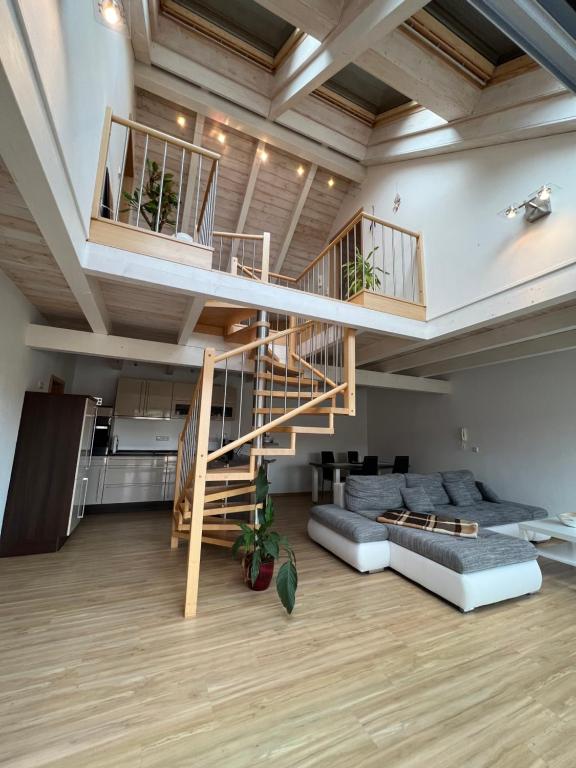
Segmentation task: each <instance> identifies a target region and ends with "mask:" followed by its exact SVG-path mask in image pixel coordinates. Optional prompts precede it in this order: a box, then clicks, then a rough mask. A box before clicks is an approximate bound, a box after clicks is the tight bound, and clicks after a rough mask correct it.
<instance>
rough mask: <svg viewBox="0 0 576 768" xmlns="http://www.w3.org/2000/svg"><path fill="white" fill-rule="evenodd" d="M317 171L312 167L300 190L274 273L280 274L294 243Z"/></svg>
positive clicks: (314, 166) (316, 167) (315, 167)
mask: <svg viewBox="0 0 576 768" xmlns="http://www.w3.org/2000/svg"><path fill="white" fill-rule="evenodd" d="M317 170H318V166H317V165H311V166H310V168H309V169H308V173H307V174H306V179H305V181H304V184H303V185H302V189H301V190H300V195H299V197H298V200H297V201H296V205H295V206H294V210H293V212H292V217H291V218H290V222H289V223H288V228H287V230H286V234H285V235H284V240H283V241H282V245H281V247H280V252H279V253H278V258H277V259H276V264H275V265H274V269H273V271H274V272H280V270H281V269H282V265H283V264H284V260H285V258H286V255H287V254H288V251H289V249H290V243H291V242H292V238H293V237H294V232H295V231H296V227H297V226H298V222H299V221H300V216H301V215H302V210H303V208H304V205H305V204H306V200H307V199H308V195H309V194H310V188H311V186H312V183H313V182H314V177H315V176H316V171H317Z"/></svg>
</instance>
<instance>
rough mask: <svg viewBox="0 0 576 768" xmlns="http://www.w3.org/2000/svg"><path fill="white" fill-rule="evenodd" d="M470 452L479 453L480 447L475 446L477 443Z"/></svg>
mask: <svg viewBox="0 0 576 768" xmlns="http://www.w3.org/2000/svg"><path fill="white" fill-rule="evenodd" d="M472 453H480V448H478V446H477V445H475V446H474V447H473V448H472Z"/></svg>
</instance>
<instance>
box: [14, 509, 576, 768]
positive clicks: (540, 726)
mask: <svg viewBox="0 0 576 768" xmlns="http://www.w3.org/2000/svg"><path fill="white" fill-rule="evenodd" d="M307 507H308V501H307V500H306V499H303V498H301V497H296V498H294V497H292V498H290V497H283V498H280V499H278V500H277V508H278V510H279V512H278V521H279V524H280V526H281V527H282V529H283V530H284V531H285V532H286V533H288V534H289V535H290V537H291V539H292V540H293V543H294V545H295V548H296V551H297V555H298V562H299V569H300V587H299V593H298V603H297V607H296V611H295V613H294V615H293V616H292V617H287V616H286V615H285V614H284V612H283V610H282V608H281V606H280V604H279V603H278V601H277V599H276V594H275V591H273V590H272V589H271V590H270V591H269V592H264V593H252V592H250V591H249V590H247V589H246V588H245V586H244V585H243V584H242V582H241V579H240V575H239V566H238V565H237V564H236V563H234V562H233V561H231V557H230V554H229V553H228V552H227V551H223V550H215V549H212V548H205V553H204V555H205V556H204V568H203V572H202V577H201V587H200V601H199V616H198V618H197V619H193V620H189V621H184V620H183V619H182V618H181V611H182V600H183V596H182V590H183V586H184V561H185V549H184V547H183V546H182V547H181V549H180V550H178V551H177V552H171V551H170V549H169V531H170V523H169V519H168V515H164V514H158V513H150V512H143V513H119V514H114V515H112V514H108V515H95V516H92V517H88V518H87V519H86V520H85V521H84V523H83V524H82V525H81V526H80V528H79V529H78V530H77V531H76V533H75V534H74V536H73V537H72V538H71V539H70V541H69V542H68V543H67V544H66V545H65V546H64V548H63V549H62V550H61V551H60V552H59V553H57V554H54V555H41V556H35V557H22V558H13V559H10V560H6V559H5V560H0V618H1V637H0V665H1V668H0V764H1V765H6V766H11V767H14V768H16V767H17V768H32V767H33V766H62V768H72V767H74V768H76V766H78V767H79V768H80V767H81V768H97V767H98V768H100V767H104V766H105V767H106V768H108V767H109V766H113V767H116V766H120V767H122V768H123V767H124V766H127V767H130V768H131V767H132V766H135V767H136V766H137V767H138V768H160V767H162V768H173V767H174V768H176V767H180V766H182V767H186V768H244V767H245V766H246V767H248V766H250V767H251V768H252V767H253V766H259V765H274V767H275V768H288V767H290V768H294V767H298V768H317V767H319V766H322V768H324V766H326V767H327V768H328V767H329V768H338V767H340V766H342V767H346V768H349V767H353V768H358V767H361V768H364V767H366V768H397V767H401V768H487V767H488V766H490V767H492V766H498V768H516V767H517V768H574V766H576V664H575V661H576V621H575V617H576V572H575V571H574V570H573V569H571V568H569V567H567V566H563V565H561V564H556V563H552V562H550V561H542V566H543V571H544V588H543V591H542V593H541V594H539V595H536V596H534V597H531V598H525V599H520V600H518V601H515V602H509V603H506V604H503V605H499V606H495V607H490V608H484V609H481V610H478V611H476V612H474V613H473V614H470V615H462V614H461V613H459V612H458V611H457V610H456V609H454V608H453V607H451V606H450V605H448V604H446V603H444V602H442V601H441V600H439V599H438V598H436V597H434V596H433V595H431V594H429V593H427V592H425V591H423V590H422V589H420V588H419V587H417V586H416V585H414V584H411V583H410V582H409V581H407V580H405V579H403V578H402V577H400V576H398V575H397V574H395V573H392V572H383V573H379V574H373V575H371V576H361V575H359V574H357V573H356V572H354V571H352V570H351V569H349V568H348V567H347V566H346V565H344V564H343V563H341V562H339V561H338V560H336V559H335V558H334V557H332V556H331V555H330V554H328V553H327V552H325V551H323V550H322V549H320V548H319V547H317V546H316V545H314V544H312V542H310V541H308V539H307V538H306V534H305V520H306V509H307Z"/></svg>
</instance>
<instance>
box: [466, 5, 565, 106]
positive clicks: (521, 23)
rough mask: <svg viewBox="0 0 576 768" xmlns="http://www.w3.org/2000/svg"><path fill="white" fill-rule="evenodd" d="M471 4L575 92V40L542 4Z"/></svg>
mask: <svg viewBox="0 0 576 768" xmlns="http://www.w3.org/2000/svg"><path fill="white" fill-rule="evenodd" d="M470 2H471V4H472V5H473V6H474V7H475V8H476V9H477V10H479V11H480V12H481V13H483V14H484V15H485V16H486V17H487V18H488V19H490V21H491V22H492V23H493V24H495V25H496V26H497V27H498V28H499V29H501V30H502V31H503V32H504V34H506V35H507V36H508V37H509V38H510V39H511V40H513V41H514V42H515V43H516V44H517V45H518V46H520V48H522V50H524V51H526V53H528V54H530V56H532V58H533V59H535V60H536V61H537V62H538V63H539V64H541V66H543V67H544V69H547V70H548V71H549V72H551V73H552V74H553V75H554V77H557V78H558V80H560V82H561V83H564V85H565V86H566V87H567V88H569V89H570V90H571V91H573V92H576V40H574V38H573V36H572V35H571V34H570V33H569V31H568V30H566V29H564V27H562V26H561V24H560V23H559V22H558V21H556V19H555V18H554V17H553V16H551V15H550V14H549V13H548V12H547V11H546V10H545V8H544V7H543V5H542V4H541V3H539V2H537V0H506V2H505V3H503V2H502V0H470ZM568 11H569V12H570V9H568Z"/></svg>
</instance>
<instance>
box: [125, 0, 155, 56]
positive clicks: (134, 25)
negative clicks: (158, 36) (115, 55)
mask: <svg viewBox="0 0 576 768" xmlns="http://www.w3.org/2000/svg"><path fill="white" fill-rule="evenodd" d="M129 12H130V39H131V41H132V50H133V51H134V56H135V58H136V59H137V60H138V61H142V62H144V64H150V49H151V47H152V29H151V23H150V10H149V6H148V0H132V2H131V3H129Z"/></svg>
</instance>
